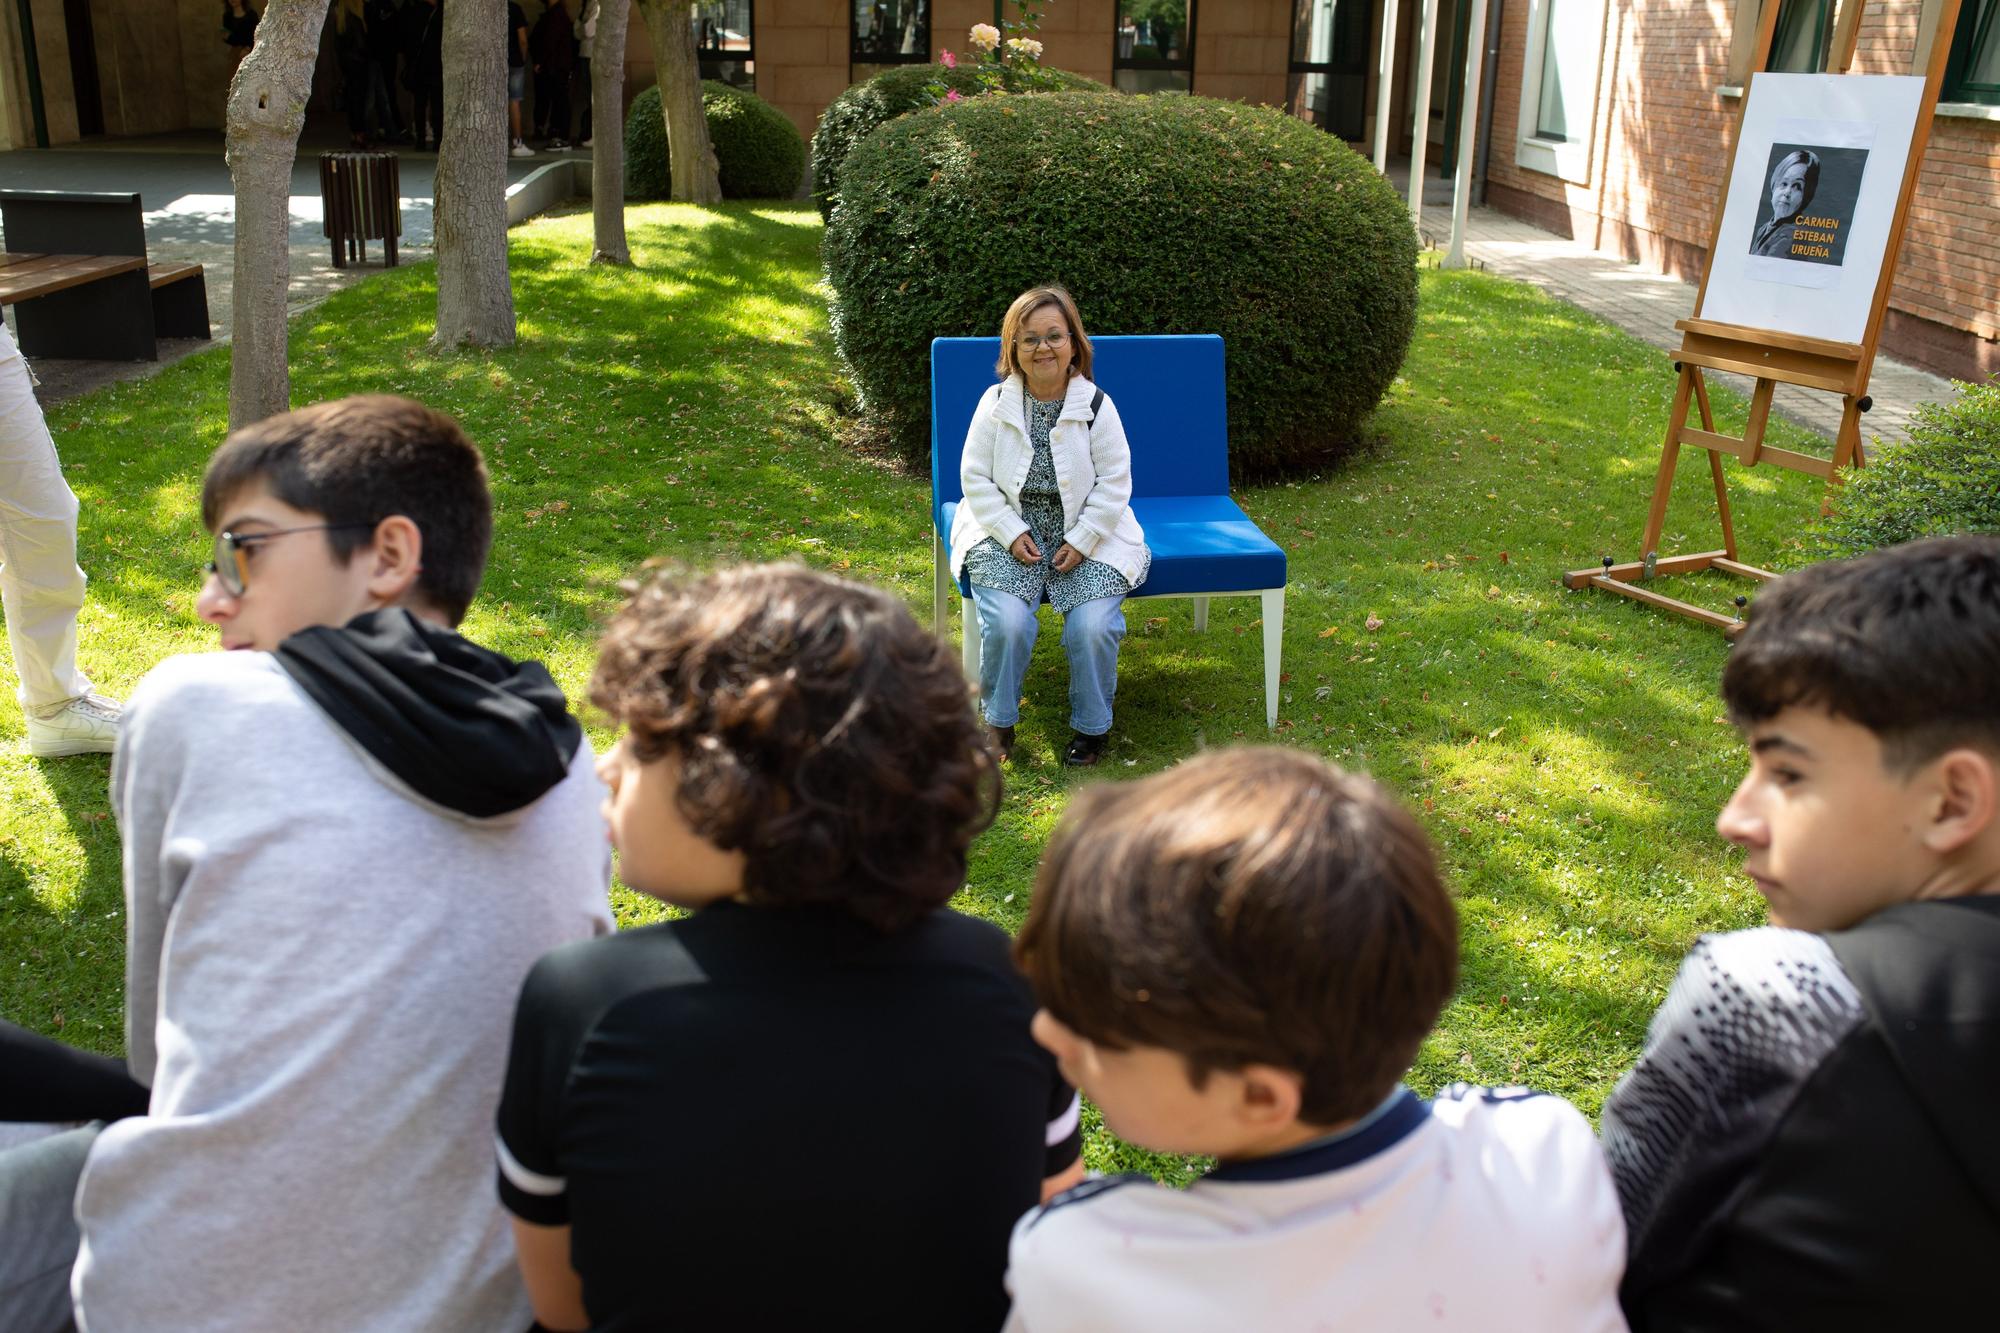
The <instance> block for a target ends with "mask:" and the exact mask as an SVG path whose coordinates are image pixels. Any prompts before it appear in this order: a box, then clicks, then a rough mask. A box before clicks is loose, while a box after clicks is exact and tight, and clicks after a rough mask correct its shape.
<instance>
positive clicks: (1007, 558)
mask: <svg viewBox="0 0 2000 1333" xmlns="http://www.w3.org/2000/svg"><path fill="white" fill-rule="evenodd" d="M1027 403H1028V442H1029V443H1030V444H1032V445H1033V446H1034V449H1035V453H1034V458H1033V459H1032V460H1031V461H1030V462H1029V464H1028V479H1027V480H1026V481H1025V482H1023V483H1022V484H1021V517H1022V518H1024V519H1026V520H1028V531H1029V532H1030V533H1032V534H1033V535H1034V538H1035V545H1036V546H1038V547H1039V548H1041V552H1042V558H1041V560H1040V561H1039V562H1038V563H1036V564H1032V565H1024V564H1022V563H1021V562H1020V561H1018V560H1016V559H1015V558H1014V557H1013V556H1012V555H1011V554H1009V553H1008V551H1007V549H1006V548H1005V547H1003V546H1001V545H1000V543H999V542H996V541H994V540H993V539H992V538H991V537H987V538H985V539H984V540H982V541H981V542H980V543H979V545H977V546H975V547H973V548H972V551H971V553H970V554H968V555H967V556H966V557H965V568H966V574H967V577H968V578H969V579H970V580H971V581H972V582H973V583H974V584H976V585H977V586H979V587H981V588H994V589H997V590H999V591H1001V592H1011V593H1013V594H1014V595H1015V596H1016V597H1019V598H1020V599H1021V600H1022V601H1024V602H1026V603H1027V604H1028V605H1029V606H1040V605H1041V603H1042V591H1043V589H1044V588H1046V589H1047V590H1048V595H1049V604H1050V605H1051V606H1053V607H1055V609H1056V610H1058V611H1060V612H1062V614H1064V615H1068V614H1069V613H1070V612H1071V611H1074V610H1075V609H1076V608H1077V607H1079V606H1081V605H1082V604H1083V603H1085V602H1090V601H1095V600H1096V599H1098V598H1100V597H1123V596H1125V595H1126V594H1127V593H1130V592H1131V591H1132V585H1131V584H1129V583H1127V582H1126V581H1125V576H1124V575H1123V574H1120V573H1119V572H1118V571H1117V570H1116V569H1113V568H1112V567H1111V566H1110V565H1107V564H1105V563H1104V562H1103V561H1102V560H1085V561H1084V562H1083V563H1082V564H1080V565H1078V566H1077V567H1076V568H1075V569H1072V570H1070V571H1069V572H1068V573H1066V574H1058V573H1057V572H1056V570H1055V565H1054V564H1053V563H1052V562H1053V561H1054V560H1055V555H1056V551H1057V550H1058V549H1059V548H1060V547H1061V546H1062V544H1063V531H1064V529H1063V507H1062V493H1061V491H1060V490H1059V489H1058V488H1057V486H1056V461H1055V456H1054V455H1053V454H1051V453H1050V452H1049V430H1050V429H1051V428H1052V427H1053V426H1054V425H1055V424H1056V419H1057V418H1058V417H1060V416H1061V415H1062V409H1063V400H1062V399H1060V398H1058V399H1056V400H1055V401H1054V402H1049V403H1045V402H1043V401H1042V400H1041V399H1039V398H1036V397H1033V396H1032V395H1030V396H1028V399H1027ZM1140 577H1141V578H1143V577H1144V575H1143V574H1142V575H1141V576H1140Z"/></svg>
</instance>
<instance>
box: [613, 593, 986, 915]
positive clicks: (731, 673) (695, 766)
mask: <svg viewBox="0 0 2000 1333" xmlns="http://www.w3.org/2000/svg"><path fill="white" fill-rule="evenodd" d="M628 590H629V591H630V592H631V597H630V600H628V601H627V602H626V603H625V605H624V607H623V609H621V610H620V611H619V612H618V613H617V614H616V615H615V616H613V617H612V619H611V623H610V625H609V627H608V628H607V629H606V630H605V633H604V639H603V642H602V644H601V645H600V647H599V651H598V658H597V670H596V672H595V673H594V674H593V675H592V677H591V682H590V699H591V702H592V703H594V704H596V705H597V706H598V707H599V708H601V709H603V710H604V711H605V712H606V713H608V714H610V715H611V716H612V717H613V718H615V719H616V720H618V721H620V722H623V723H624V724H625V725H626V726H628V727H630V728H631V734H630V738H629V742H628V743H629V744H630V745H631V746H632V747H633V749H634V751H635V752H636V753H637V755H638V756H639V758H640V759H641V760H642V761H647V762H651V761H653V760H656V759H658V758H660V757H661V756H663V755H666V754H668V753H669V752H671V753H672V754H673V755H674V757H675V759H676V760H677V761H678V763H679V768H680V791H679V797H678V801H679V806H680V812H681V815H682V816H683V817H684V818H685V819H686V820H687V822H688V825H689V827H690V828H692V829H693V830H694V831H695V832H696V833H697V834H699V835H700V836H702V837H703V838H705V839H707V840H708V841H709V842H711V843H714V844H715V845H716V846H717V847H719V848H721V849H722V850H724V851H739V852H742V853H743V855H744V861H745V865H744V875H743V887H744V891H745V893H746V895H747V896H748V897H749V898H750V899H751V900H752V901H753V902H760V903H766V904H773V905H780V904H793V903H838V904H840V905H842V906H844V907H845V908H847V910H849V911H850V912H852V913H853V914H854V915H856V916H858V917H860V918H861V919H862V920H864V921H867V922H868V923H870V924H871V925H874V926H876V927H878V928H880V929H882V930H896V929H900V928H902V927H904V926H907V925H909V924H911V923H913V922H915V921H916V920H917V919H918V918H920V917H922V916H924V915H925V914H926V913H928V912H930V911H931V910H933V909H934V908H938V907H941V906H943V905H944V903H945V902H946V900H948V899H949V898H950V897H951V896H952V894H954V893H956V892H957V891H958V889H959V888H960V886H961V885H963V884H964V883H965V864H966V852H967V849H968V848H969V847H970V846H971V845H972V839H973V838H974V837H975V836H977V835H978V833H979V832H980V830H982V829H984V828H985V827H986V826H987V825H989V824H991V823H992V822H993V817H994V814H995V812H996V810H997V809H998V805H999V799H1000V772H999V767H998V765H997V764H996V763H995V762H994V760H993V757H992V756H991V755H990V754H989V753H988V751H987V750H986V748H985V745H984V740H985V736H984V730H983V728H981V727H980V725H979V722H978V719H977V717H976V716H975V715H974V712H973V707H972V692H971V690H970V688H969V687H968V686H967V685H966V683H965V677H964V675H963V674H962V673H961V672H960V670H959V667H958V663H957V661H956V660H955V659H954V658H953V656H952V655H951V654H950V653H949V652H948V651H947V650H946V648H945V646H944V644H942V643H941V642H940V641H939V640H938V639H936V638H935V637H933V636H932V635H930V634H928V633H926V632H925V631H924V630H923V628H922V627H920V626H919V625H918V624H917V622H916V620H915V619H914V618H913V617H912V616H911V615H910V612H909V609H908V608H907V607H905V606H904V605H903V604H902V603H901V602H900V601H898V600H897V599H896V598H894V597H891V596H889V595H888V594H887V593H884V592H881V591H879V590H877V589H875V588H870V587H868V586H866V585H864V584H860V583H853V582H849V581H848V580H845V579H839V578H835V577H833V576H831V575H828V574H821V573H817V572H815V571H813V570H809V569H806V568H804V567H803V566H800V565H750V566H742V567H738V568H734V569H725V570H720V571H718V572H715V573H711V574H706V575H685V574H678V573H675V572H673V571H668V570H663V571H660V572H658V573H656V574H655V575H654V576H653V577H652V578H651V579H650V580H648V581H646V582H645V583H643V584H638V585H628Z"/></svg>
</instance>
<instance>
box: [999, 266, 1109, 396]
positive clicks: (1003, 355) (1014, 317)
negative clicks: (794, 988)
mask: <svg viewBox="0 0 2000 1333" xmlns="http://www.w3.org/2000/svg"><path fill="white" fill-rule="evenodd" d="M1051 305H1052V306H1055V307H1056V308H1057V309H1059V310H1061V311H1062V316H1063V322H1064V323H1066V324H1068V325H1069V340H1070V341H1071V342H1073V343H1075V344H1076V360H1075V361H1072V362H1071V363H1070V373H1071V374H1073V375H1078V376H1081V377H1082V378H1084V379H1089V378H1090V335H1089V334H1087V333H1085V332H1084V331H1083V316H1082V315H1080V314H1078V313H1077V309H1076V298H1075V297H1074V296H1071V295H1070V294H1069V292H1068V290H1067V289H1066V288H1062V287H1057V286H1055V285H1053V284H1051V285H1049V286H1047V287H1030V288H1029V289H1028V290H1027V291H1025V292H1022V293H1021V294H1020V295H1019V296H1017V297H1015V298H1014V304H1012V305H1010V306H1008V307H1007V316H1006V318H1005V319H1002V320H1001V321H1000V361H999V364H997V365H995V366H994V367H993V373H994V374H996V375H998V376H999V377H1000V378H1001V379H1003V380H1004V379H1007V378H1009V377H1010V376H1013V375H1018V374H1021V373H1022V372H1021V363H1020V362H1019V361H1018V360H1016V359H1015V356H1014V340H1015V339H1016V338H1018V337H1020V336H1021V325H1023V324H1025V323H1027V321H1028V316H1030V315H1032V314H1034V313H1035V312H1036V311H1037V310H1040V309H1041V308H1042V307H1043V306H1051Z"/></svg>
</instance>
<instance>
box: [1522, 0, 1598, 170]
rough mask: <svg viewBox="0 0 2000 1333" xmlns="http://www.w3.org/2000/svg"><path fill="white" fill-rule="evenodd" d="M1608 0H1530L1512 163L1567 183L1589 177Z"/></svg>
mask: <svg viewBox="0 0 2000 1333" xmlns="http://www.w3.org/2000/svg"><path fill="white" fill-rule="evenodd" d="M1604 5H1605V0H1529V6H1528V55H1527V62H1526V68H1525V69H1524V70H1523V71H1522V78H1521V122H1520V133H1519V136H1518V138H1517V139H1516V140H1515V146H1514V161H1515V163H1516V164H1517V165H1519V166H1522V167H1525V168H1526V169H1527V170H1529V171H1539V172H1542V173H1544V174H1546V175H1550V176H1559V177H1561V178H1562V179H1564V180H1567V181H1577V182H1583V181H1588V180H1589V179H1590V140H1591V128H1592V126H1593V125H1595V124H1596V120H1597V70H1598V58H1599V56H1600V55H1601V53H1602V52H1603V49H1604Z"/></svg>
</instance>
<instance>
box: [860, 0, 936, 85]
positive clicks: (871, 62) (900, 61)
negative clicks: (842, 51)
mask: <svg viewBox="0 0 2000 1333" xmlns="http://www.w3.org/2000/svg"><path fill="white" fill-rule="evenodd" d="M849 31H850V41H849V45H848V55H847V64H848V70H847V77H848V80H849V81H850V82H852V83H859V82H861V81H862V80H863V79H869V78H873V77H874V76H875V75H877V74H880V73H881V72H882V71H883V70H884V69H887V68H889V67H890V66H892V65H924V64H928V63H930V58H931V6H930V0H854V17H853V26H852V28H851V29H850V30H849Z"/></svg>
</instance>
